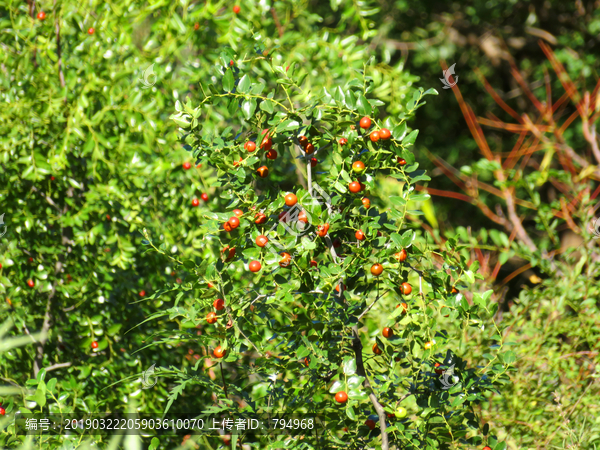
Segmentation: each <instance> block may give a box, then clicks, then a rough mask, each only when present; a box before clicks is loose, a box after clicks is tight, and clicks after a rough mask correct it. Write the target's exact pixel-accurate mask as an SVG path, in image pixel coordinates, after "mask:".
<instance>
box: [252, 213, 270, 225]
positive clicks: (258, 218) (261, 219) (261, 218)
mask: <svg viewBox="0 0 600 450" xmlns="http://www.w3.org/2000/svg"><path fill="white" fill-rule="evenodd" d="M266 221H267V216H266V215H265V214H263V213H261V212H259V213H256V214H255V215H254V223H255V224H257V225H262V224H263V223H265V222H266Z"/></svg>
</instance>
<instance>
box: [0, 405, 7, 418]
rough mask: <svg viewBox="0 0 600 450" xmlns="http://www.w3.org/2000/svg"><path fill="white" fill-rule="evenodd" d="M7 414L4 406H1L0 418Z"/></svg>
mask: <svg viewBox="0 0 600 450" xmlns="http://www.w3.org/2000/svg"><path fill="white" fill-rule="evenodd" d="M5 414H6V410H5V409H4V408H3V407H2V406H0V416H3V415H5Z"/></svg>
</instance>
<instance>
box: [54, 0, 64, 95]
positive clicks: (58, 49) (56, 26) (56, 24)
mask: <svg viewBox="0 0 600 450" xmlns="http://www.w3.org/2000/svg"><path fill="white" fill-rule="evenodd" d="M54 11H55V17H56V18H55V21H54V29H55V31H56V55H57V56H58V77H59V79H60V85H61V86H62V87H63V88H64V87H65V76H64V75H63V69H62V52H61V45H60V24H59V21H58V17H59V15H58V12H56V11H57V10H56V0H54ZM66 101H67V97H66V94H65V102H66Z"/></svg>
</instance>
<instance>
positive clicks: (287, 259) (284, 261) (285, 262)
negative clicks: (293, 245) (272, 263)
mask: <svg viewBox="0 0 600 450" xmlns="http://www.w3.org/2000/svg"><path fill="white" fill-rule="evenodd" d="M291 261H292V255H290V254H289V253H287V252H283V253H282V254H281V261H279V265H280V266H281V267H288V266H289V265H290V263H291Z"/></svg>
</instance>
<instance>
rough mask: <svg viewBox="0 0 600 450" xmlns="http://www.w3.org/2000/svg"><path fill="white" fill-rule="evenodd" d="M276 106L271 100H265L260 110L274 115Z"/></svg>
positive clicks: (261, 103)
mask: <svg viewBox="0 0 600 450" xmlns="http://www.w3.org/2000/svg"><path fill="white" fill-rule="evenodd" d="M274 105H275V103H273V102H272V101H271V100H268V99H267V100H263V101H262V102H260V109H261V110H263V111H265V112H268V113H269V114H273V106H274Z"/></svg>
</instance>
